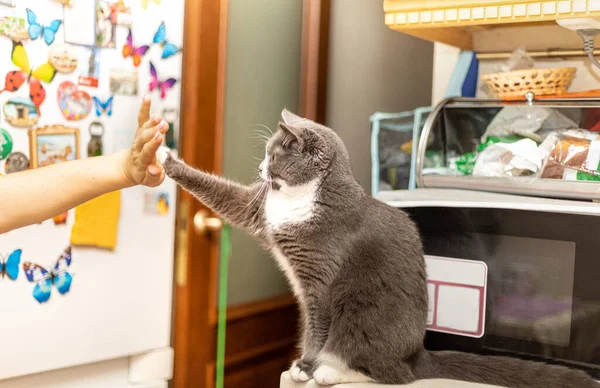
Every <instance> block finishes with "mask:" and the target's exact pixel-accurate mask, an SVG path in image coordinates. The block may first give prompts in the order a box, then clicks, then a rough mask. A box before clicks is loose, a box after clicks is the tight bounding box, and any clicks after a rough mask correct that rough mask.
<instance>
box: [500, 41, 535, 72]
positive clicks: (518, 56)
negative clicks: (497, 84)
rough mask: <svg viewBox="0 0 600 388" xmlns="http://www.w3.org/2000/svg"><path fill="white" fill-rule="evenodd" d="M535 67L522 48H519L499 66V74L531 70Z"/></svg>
mask: <svg viewBox="0 0 600 388" xmlns="http://www.w3.org/2000/svg"><path fill="white" fill-rule="evenodd" d="M534 65H535V61H534V60H533V58H531V57H530V56H529V54H527V51H525V49H524V48H523V47H519V48H518V49H516V50H515V51H513V52H512V55H511V56H510V58H509V59H508V61H506V62H505V63H503V64H502V65H500V69H499V71H500V72H508V71H514V70H523V69H531V68H533V67H534Z"/></svg>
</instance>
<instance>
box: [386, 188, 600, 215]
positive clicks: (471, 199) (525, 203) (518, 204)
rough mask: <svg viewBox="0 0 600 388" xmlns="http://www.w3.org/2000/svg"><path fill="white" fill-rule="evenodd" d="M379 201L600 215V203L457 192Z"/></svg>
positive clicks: (399, 194)
mask: <svg viewBox="0 0 600 388" xmlns="http://www.w3.org/2000/svg"><path fill="white" fill-rule="evenodd" d="M376 198H377V199H379V200H381V201H383V202H385V203H387V204H388V205H390V206H394V207H405V208H406V207H456V208H495V209H517V210H529V211H545V212H556V213H574V214H587V215H600V204H599V203H594V202H587V201H574V200H563V199H549V198H538V197H526V196H520V195H509V194H496V193H486V192H482V191H470V190H456V189H416V190H395V191H381V192H379V193H378V194H377V196H376Z"/></svg>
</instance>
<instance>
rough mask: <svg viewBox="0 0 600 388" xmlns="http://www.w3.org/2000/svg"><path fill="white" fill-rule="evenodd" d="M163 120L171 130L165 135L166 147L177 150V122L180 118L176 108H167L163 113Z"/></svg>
mask: <svg viewBox="0 0 600 388" xmlns="http://www.w3.org/2000/svg"><path fill="white" fill-rule="evenodd" d="M162 117H163V119H164V120H165V121H166V122H167V123H168V124H169V130H168V131H167V133H165V145H166V146H167V147H169V148H171V149H176V148H177V134H176V133H175V122H176V121H177V118H178V117H179V113H178V110H177V109H176V108H165V109H163V111H162Z"/></svg>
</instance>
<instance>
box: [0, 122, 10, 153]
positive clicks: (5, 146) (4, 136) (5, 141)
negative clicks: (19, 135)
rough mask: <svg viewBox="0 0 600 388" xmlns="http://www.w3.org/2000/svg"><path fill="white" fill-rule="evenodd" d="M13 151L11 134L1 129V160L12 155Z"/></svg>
mask: <svg viewBox="0 0 600 388" xmlns="http://www.w3.org/2000/svg"><path fill="white" fill-rule="evenodd" d="M12 149H13V139H12V136H11V135H10V133H9V132H8V131H7V130H6V129H4V128H0V160H4V159H6V158H7V157H8V155H10V153H11V152H12Z"/></svg>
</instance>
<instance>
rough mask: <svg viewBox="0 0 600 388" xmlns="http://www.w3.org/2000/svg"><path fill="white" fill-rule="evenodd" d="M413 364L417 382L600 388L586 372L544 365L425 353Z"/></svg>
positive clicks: (469, 355) (467, 354)
mask: <svg viewBox="0 0 600 388" xmlns="http://www.w3.org/2000/svg"><path fill="white" fill-rule="evenodd" d="M415 358H416V359H415V360H413V361H414V363H413V372H414V374H415V376H416V377H417V378H418V379H451V380H461V381H468V382H473V383H481V384H489V385H496V386H500V387H508V388H538V387H539V388H588V387H589V388H599V387H600V384H598V382H596V381H595V380H594V379H592V378H591V377H590V376H589V375H588V374H586V373H585V372H583V371H580V370H575V369H569V368H566V367H563V366H557V365H548V364H544V363H541V362H534V361H526V360H521V359H518V358H511V357H499V356H480V355H476V354H471V353H461V352H450V351H441V352H422V353H421V354H419V355H418V356H416V357H415Z"/></svg>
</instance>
